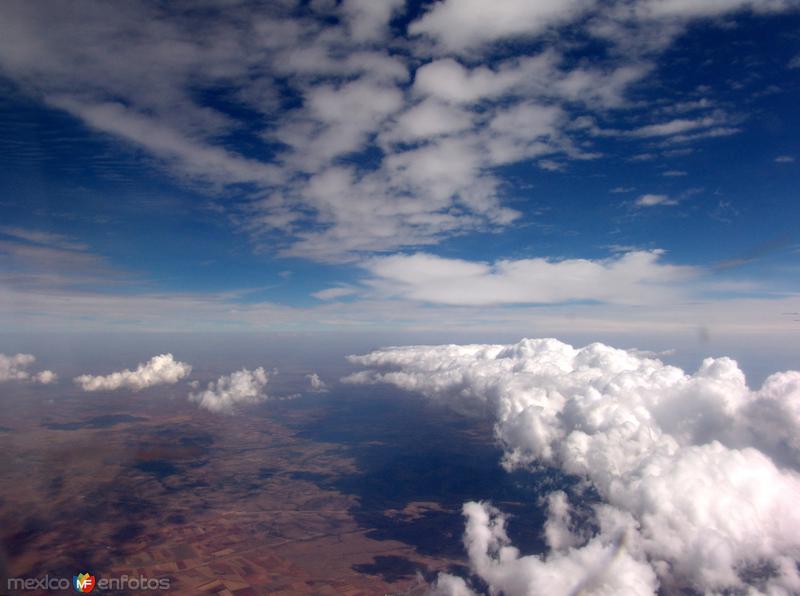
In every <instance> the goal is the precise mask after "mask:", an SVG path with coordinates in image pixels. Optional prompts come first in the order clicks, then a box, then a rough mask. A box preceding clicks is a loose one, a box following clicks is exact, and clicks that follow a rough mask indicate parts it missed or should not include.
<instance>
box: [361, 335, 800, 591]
mask: <svg viewBox="0 0 800 596" xmlns="http://www.w3.org/2000/svg"><path fill="white" fill-rule="evenodd" d="M350 360H351V361H352V362H353V363H355V364H358V365H361V366H364V367H366V368H367V370H363V371H360V372H357V373H354V374H353V375H351V376H349V377H347V378H346V379H345V380H346V381H348V382H351V383H391V384H393V385H396V386H398V387H401V388H404V389H407V390H411V391H418V392H421V393H422V394H424V395H426V396H427V397H429V398H431V399H434V400H438V401H441V402H444V403H447V404H449V405H451V406H454V407H457V408H459V409H469V410H473V411H478V412H483V413H485V414H487V415H488V416H490V417H491V418H492V419H493V420H494V421H495V426H494V433H495V436H496V439H497V440H498V442H499V443H500V444H501V445H502V446H503V449H504V458H503V465H504V466H505V467H506V468H507V469H513V468H520V467H521V468H536V467H539V466H551V467H557V468H560V469H561V470H563V471H564V472H566V473H567V474H570V475H574V476H577V477H580V478H584V479H586V480H587V481H588V482H589V483H590V484H591V486H592V487H593V488H594V490H595V491H596V493H597V494H598V495H599V497H600V499H601V501H600V502H597V503H594V504H592V506H591V510H590V521H591V523H582V524H580V526H579V527H578V526H577V524H575V523H574V522H573V521H572V513H573V512H574V511H575V510H576V508H578V507H583V508H584V509H585V508H586V507H587V506H586V505H585V504H582V503H580V502H578V503H570V502H569V500H568V498H567V495H566V494H564V493H561V492H556V493H553V494H551V495H550V496H549V516H548V521H547V524H546V525H545V528H544V533H545V538H546V540H547V544H548V546H549V551H548V552H547V553H544V554H542V555H522V554H521V553H519V551H518V550H517V549H516V548H514V547H513V546H512V545H511V544H510V542H509V540H508V538H507V535H506V533H505V519H504V517H503V515H502V513H501V512H499V511H498V510H497V509H495V508H494V507H492V506H491V505H489V504H487V503H468V504H466V505H465V506H464V514H465V516H466V518H467V528H466V533H465V544H466V546H467V550H468V553H469V558H470V564H471V568H472V571H473V572H474V573H476V574H478V575H479V576H480V577H481V578H483V579H484V580H485V581H486V582H487V583H488V584H489V585H490V586H491V587H492V589H494V590H496V591H502V592H503V593H505V594H508V595H517V594H550V593H563V594H567V593H578V592H579V591H581V592H582V593H589V594H619V593H625V594H655V593H656V592H657V590H658V589H664V590H667V591H668V592H671V591H686V590H692V589H693V590H699V591H700V592H706V591H707V592H719V591H723V590H752V591H755V592H761V593H773V594H789V593H797V591H798V590H800V574H798V568H797V564H796V561H797V560H798V557H800V510H798V508H797V506H796V502H797V495H798V494H800V476H799V475H798V473H797V470H798V469H800V372H798V371H789V372H783V373H777V374H773V375H772V376H770V377H769V378H768V379H767V380H766V381H765V382H764V384H763V386H762V387H761V388H760V389H757V390H753V389H750V388H748V386H747V384H746V382H745V376H744V374H743V373H742V371H741V370H740V369H739V368H738V366H737V364H736V362H735V361H733V360H731V359H729V358H707V359H706V360H704V361H703V363H702V365H701V366H700V368H699V369H698V370H697V371H696V372H695V373H694V374H687V373H685V372H684V371H683V370H681V369H679V368H676V367H673V366H668V365H665V364H664V363H662V362H661V361H659V360H657V359H655V358H652V357H648V355H646V354H644V353H641V352H634V351H625V350H618V349H615V348H612V347H610V346H606V345H603V344H598V343H596V344H591V345H588V346H586V347H583V348H577V349H576V348H573V347H572V346H569V345H567V344H564V343H561V342H559V341H557V340H555V339H534V340H528V339H526V340H523V341H521V342H519V343H517V344H513V345H464V346H458V345H449V346H410V347H397V348H386V349H383V350H378V351H376V352H373V353H370V354H366V355H362V356H352V357H350ZM584 513H585V511H584ZM451 588H452V589H451ZM436 589H438V590H439V591H440V593H451V594H458V593H459V590H461V592H460V593H462V594H466V593H469V591H464V590H469V588H468V587H467V586H466V584H465V583H463V582H462V581H459V579H457V578H452V577H444V578H440V581H439V583H438V585H437V588H436ZM447 590H450V592H447Z"/></svg>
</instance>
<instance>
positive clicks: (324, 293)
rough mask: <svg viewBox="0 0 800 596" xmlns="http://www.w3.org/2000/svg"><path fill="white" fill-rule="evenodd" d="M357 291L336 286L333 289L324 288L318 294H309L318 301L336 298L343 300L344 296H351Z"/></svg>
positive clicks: (347, 287)
mask: <svg viewBox="0 0 800 596" xmlns="http://www.w3.org/2000/svg"><path fill="white" fill-rule="evenodd" d="M357 291H358V290H356V289H355V288H351V287H349V286H337V287H335V288H326V289H324V290H320V291H319V292H314V293H313V294H311V295H312V296H313V297H314V298H316V299H318V300H335V299H336V298H343V297H344V296H352V295H353V294H355V293H356V292H357Z"/></svg>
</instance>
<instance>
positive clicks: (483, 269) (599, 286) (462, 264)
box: [365, 250, 699, 305]
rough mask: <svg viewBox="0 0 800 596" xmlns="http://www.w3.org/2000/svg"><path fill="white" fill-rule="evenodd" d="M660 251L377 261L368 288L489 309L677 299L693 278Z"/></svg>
mask: <svg viewBox="0 0 800 596" xmlns="http://www.w3.org/2000/svg"><path fill="white" fill-rule="evenodd" d="M662 254H663V253H662V251H658V250H653V251H634V252H628V253H625V254H622V255H617V256H614V257H612V258H608V259H601V260H588V259H564V260H550V259H541V258H539V259H520V260H503V261H497V262H496V263H494V264H492V265H489V264H486V263H481V262H473V261H464V260H461V259H446V258H442V257H437V256H434V255H430V254H425V253H417V254H413V255H394V256H390V257H382V258H375V259H372V260H370V261H369V262H368V263H367V264H366V265H365V266H366V267H367V269H368V271H369V272H370V273H371V274H372V279H370V280H368V281H367V283H369V284H370V285H371V286H373V287H374V288H376V289H377V290H378V291H379V292H381V293H383V294H385V295H389V296H400V297H402V298H406V299H411V300H420V301H424V302H432V303H438V304H458V305H489V304H525V303H539V304H547V303H559V302H568V301H580V300H592V301H602V302H613V303H621V304H642V303H650V304H652V303H656V302H660V301H662V300H665V299H666V298H667V297H670V298H675V296H676V291H677V288H676V286H677V285H678V284H680V282H682V281H685V280H688V279H690V278H691V277H693V276H695V275H697V274H698V273H699V271H698V270H696V269H694V268H692V267H686V266H676V265H667V264H664V263H661V262H660V258H661V255H662Z"/></svg>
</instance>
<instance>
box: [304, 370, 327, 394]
mask: <svg viewBox="0 0 800 596" xmlns="http://www.w3.org/2000/svg"><path fill="white" fill-rule="evenodd" d="M306 380H307V381H308V385H309V386H310V387H311V391H314V392H316V393H323V392H325V391H327V390H328V386H327V384H326V383H325V381H323V380H322V379H320V378H319V375H318V374H317V373H310V374H307V375H306Z"/></svg>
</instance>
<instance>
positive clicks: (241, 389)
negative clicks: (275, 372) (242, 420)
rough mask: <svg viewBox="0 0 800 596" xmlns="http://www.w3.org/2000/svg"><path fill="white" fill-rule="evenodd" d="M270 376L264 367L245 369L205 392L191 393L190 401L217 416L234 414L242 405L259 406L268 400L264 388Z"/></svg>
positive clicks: (218, 381) (210, 384) (214, 383)
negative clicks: (258, 404)
mask: <svg viewBox="0 0 800 596" xmlns="http://www.w3.org/2000/svg"><path fill="white" fill-rule="evenodd" d="M268 381H269V376H268V375H267V373H266V372H265V371H264V369H263V367H260V366H259V367H258V368H257V369H255V370H248V369H246V368H243V369H242V370H239V371H236V372H234V373H231V374H229V375H223V376H221V377H220V378H219V379H217V380H216V381H215V382H212V383H209V384H208V387H207V388H206V390H205V391H201V392H199V393H190V394H189V401H192V402H194V403H196V404H197V405H198V406H199V407H201V408H203V409H204V410H208V411H209V412H214V413H216V414H233V413H234V412H235V411H236V408H237V407H238V406H240V405H248V404H257V403H260V402H262V401H265V400H266V399H268V396H267V394H266V392H265V391H264V388H265V387H266V386H267V383H268Z"/></svg>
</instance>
